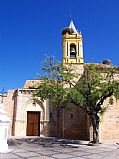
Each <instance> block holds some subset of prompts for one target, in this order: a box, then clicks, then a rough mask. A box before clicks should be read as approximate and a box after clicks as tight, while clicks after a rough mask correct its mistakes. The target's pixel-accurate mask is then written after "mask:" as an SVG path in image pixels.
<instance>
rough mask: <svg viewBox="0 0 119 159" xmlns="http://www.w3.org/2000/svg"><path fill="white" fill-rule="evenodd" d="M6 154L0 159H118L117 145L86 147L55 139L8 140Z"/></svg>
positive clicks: (2, 154)
mask: <svg viewBox="0 0 119 159" xmlns="http://www.w3.org/2000/svg"><path fill="white" fill-rule="evenodd" d="M8 144H9V150H10V152H8V153H0V159H29V158H30V159H70V158H71V159H119V145H118V144H100V145H99V146H87V145H86V144H85V143H83V144H82V143H81V141H71V140H60V139H55V138H38V137H35V138H18V139H14V138H12V139H9V140H8Z"/></svg>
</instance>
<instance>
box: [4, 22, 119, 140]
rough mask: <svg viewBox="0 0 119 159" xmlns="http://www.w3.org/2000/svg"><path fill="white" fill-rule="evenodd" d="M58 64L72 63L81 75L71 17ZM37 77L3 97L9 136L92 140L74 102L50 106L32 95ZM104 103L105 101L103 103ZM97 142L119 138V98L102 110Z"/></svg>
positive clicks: (78, 42) (85, 119) (79, 49)
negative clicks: (8, 123)
mask: <svg viewBox="0 0 119 159" xmlns="http://www.w3.org/2000/svg"><path fill="white" fill-rule="evenodd" d="M62 50H63V55H62V58H63V59H62V63H63V65H67V64H70V63H72V64H73V66H74V67H75V69H76V71H78V72H80V74H83V71H84V68H83V65H84V57H83V40H82V34H81V33H80V32H78V31H77V29H76V28H75V26H74V24H73V21H72V20H71V22H70V25H69V27H67V28H64V29H63V30H62ZM39 84H40V81H39V80H27V81H26V83H25V85H24V88H22V89H16V90H15V91H14V90H10V91H8V94H7V96H5V97H4V101H3V102H4V103H3V104H4V105H5V109H6V111H7V112H8V116H9V117H10V119H11V124H10V127H9V136H53V137H59V138H68V139H80V140H92V126H91V123H90V121H89V119H88V116H87V114H86V113H85V112H84V111H83V110H82V109H81V108H79V107H76V106H75V105H72V104H71V105H69V109H68V110H64V109H58V108H54V107H52V104H51V102H50V101H49V100H46V101H44V102H43V103H42V102H41V101H40V99H39V98H34V97H33V96H32V93H33V91H34V88H36V87H37V86H38V85H39ZM105 104H106V103H105ZM99 134H100V141H107V140H108V141H116V142H117V141H119V101H118V100H115V101H114V104H113V106H110V108H109V110H108V111H107V112H106V113H105V115H104V118H103V119H102V122H101V123H100V133H99Z"/></svg>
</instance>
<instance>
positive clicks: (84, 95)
mask: <svg viewBox="0 0 119 159" xmlns="http://www.w3.org/2000/svg"><path fill="white" fill-rule="evenodd" d="M42 70H43V71H44V74H43V75H42V76H39V77H38V78H39V79H40V80H42V82H41V84H40V85H39V87H38V89H37V90H36V92H35V96H38V97H40V98H41V100H46V99H51V100H52V103H53V105H54V106H58V107H63V108H64V107H67V105H68V103H69V102H72V103H74V104H75V105H77V106H79V107H81V108H82V109H84V110H85V111H86V112H87V114H88V115H89V117H90V118H92V117H94V116H95V115H98V114H101V115H103V114H104V112H105V111H106V107H107V106H108V104H107V106H106V105H105V106H103V107H102V105H103V103H104V101H105V100H106V99H107V98H109V104H113V98H112V96H113V95H114V96H115V97H116V98H119V83H118V82H117V81H116V80H115V77H114V76H115V74H116V75H118V71H117V68H115V67H113V66H111V65H104V64H94V63H92V64H86V65H84V73H83V74H82V75H81V76H80V74H79V73H77V72H76V71H75V69H74V66H72V64H69V65H67V66H63V65H62V63H60V62H58V61H55V60H54V58H53V57H49V58H48V59H46V60H45V62H44V64H43V67H42Z"/></svg>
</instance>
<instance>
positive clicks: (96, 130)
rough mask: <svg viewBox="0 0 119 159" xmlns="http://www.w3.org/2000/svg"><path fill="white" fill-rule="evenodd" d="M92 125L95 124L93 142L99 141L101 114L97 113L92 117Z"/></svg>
mask: <svg viewBox="0 0 119 159" xmlns="http://www.w3.org/2000/svg"><path fill="white" fill-rule="evenodd" d="M92 125H93V143H95V144H98V143H99V116H98V115H95V116H93V117H92Z"/></svg>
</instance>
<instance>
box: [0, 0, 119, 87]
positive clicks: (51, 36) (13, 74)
mask: <svg viewBox="0 0 119 159" xmlns="http://www.w3.org/2000/svg"><path fill="white" fill-rule="evenodd" d="M118 8H119V1H118V0H100V1H98V0H91V1H89V0H83V1H82V0H50V1H49V0H0V58H1V60H0V89H2V88H3V87H5V89H6V90H8V89H16V88H22V87H23V85H24V82H25V81H26V80H27V79H34V78H36V74H37V73H40V71H41V61H43V59H44V58H45V55H54V56H55V57H56V58H57V59H60V60H61V58H62V47H61V44H62V42H61V30H62V28H63V27H67V26H68V25H69V22H70V18H71V17H72V19H73V21H74V24H75V26H76V28H77V29H78V30H80V31H81V32H82V34H83V46H84V58H85V62H86V63H88V62H100V61H102V60H103V59H110V60H111V61H112V63H113V64H114V65H117V66H119V60H118V59H119V9H118Z"/></svg>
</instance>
